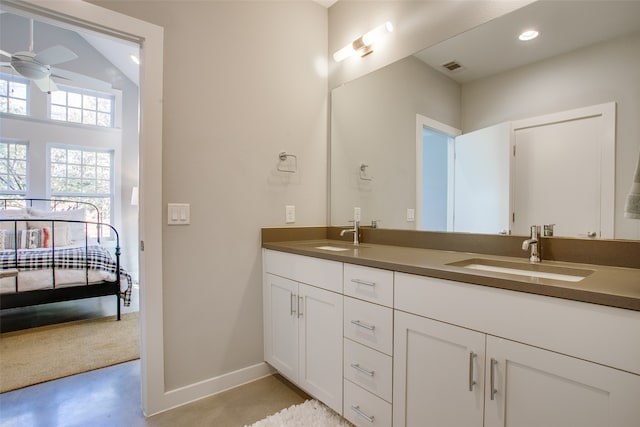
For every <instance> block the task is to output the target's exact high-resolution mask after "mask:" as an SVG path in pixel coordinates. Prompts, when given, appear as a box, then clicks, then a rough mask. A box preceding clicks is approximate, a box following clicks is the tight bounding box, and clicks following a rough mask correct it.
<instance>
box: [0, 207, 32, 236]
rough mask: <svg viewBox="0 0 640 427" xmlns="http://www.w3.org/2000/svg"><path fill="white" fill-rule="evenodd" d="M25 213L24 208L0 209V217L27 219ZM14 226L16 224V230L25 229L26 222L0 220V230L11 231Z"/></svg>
mask: <svg viewBox="0 0 640 427" xmlns="http://www.w3.org/2000/svg"><path fill="white" fill-rule="evenodd" d="M27 215H28V214H27V210H26V209H0V219H27V218H28V216H27ZM14 224H15V225H14ZM15 226H17V228H18V230H26V229H27V222H26V221H17V222H15V223H14V222H13V221H0V230H10V231H13V230H14V227H15Z"/></svg>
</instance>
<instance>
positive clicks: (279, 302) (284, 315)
mask: <svg viewBox="0 0 640 427" xmlns="http://www.w3.org/2000/svg"><path fill="white" fill-rule="evenodd" d="M297 291H298V284H297V283H296V282H294V281H293V280H289V279H284V278H282V277H279V276H274V275H273V274H265V282H264V285H263V297H264V357H265V360H266V361H267V362H268V363H269V364H271V365H272V366H273V367H274V368H276V369H277V370H278V371H279V372H280V373H281V374H282V375H284V376H285V377H287V378H289V379H290V380H291V381H297V380H298V292H297Z"/></svg>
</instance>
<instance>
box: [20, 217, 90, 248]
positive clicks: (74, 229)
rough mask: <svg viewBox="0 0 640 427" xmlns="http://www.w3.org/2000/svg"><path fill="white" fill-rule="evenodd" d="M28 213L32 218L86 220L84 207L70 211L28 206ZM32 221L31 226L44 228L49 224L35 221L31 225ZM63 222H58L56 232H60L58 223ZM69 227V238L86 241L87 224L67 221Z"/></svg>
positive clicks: (75, 240)
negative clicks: (47, 209)
mask: <svg viewBox="0 0 640 427" xmlns="http://www.w3.org/2000/svg"><path fill="white" fill-rule="evenodd" d="M27 214H28V215H29V216H30V217H31V218H48V219H60V220H69V221H86V218H85V210H84V208H80V209H72V210H70V211H42V210H39V209H33V208H27ZM31 224H32V222H29V228H42V227H46V226H47V224H42V222H34V223H33V225H31ZM59 224H61V223H58V224H56V234H57V233H58V228H57V225H59ZM48 225H49V226H51V223H49V224H48ZM65 225H67V226H68V227H69V230H70V231H69V233H70V235H69V236H68V239H69V241H70V242H81V241H84V236H85V225H84V224H73V223H67V224H65ZM56 246H58V243H57V242H56Z"/></svg>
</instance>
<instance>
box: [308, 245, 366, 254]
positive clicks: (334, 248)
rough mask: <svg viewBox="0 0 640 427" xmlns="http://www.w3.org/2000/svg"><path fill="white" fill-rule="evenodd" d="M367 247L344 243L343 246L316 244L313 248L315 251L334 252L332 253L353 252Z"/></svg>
mask: <svg viewBox="0 0 640 427" xmlns="http://www.w3.org/2000/svg"><path fill="white" fill-rule="evenodd" d="M316 245H317V246H316ZM365 247H366V246H362V245H354V244H351V243H343V244H337V245H336V244H328V245H318V244H317V243H316V244H314V246H313V248H314V249H320V250H323V251H332V252H343V251H352V250H354V249H362V248H365Z"/></svg>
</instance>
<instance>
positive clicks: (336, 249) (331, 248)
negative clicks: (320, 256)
mask: <svg viewBox="0 0 640 427" xmlns="http://www.w3.org/2000/svg"><path fill="white" fill-rule="evenodd" d="M315 248H316V249H322V250H323V251H334V252H342V251H348V250H351V248H342V247H340V246H316V247H315Z"/></svg>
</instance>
